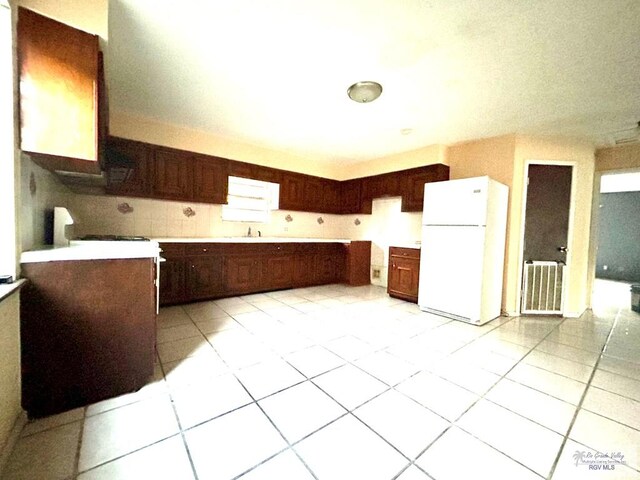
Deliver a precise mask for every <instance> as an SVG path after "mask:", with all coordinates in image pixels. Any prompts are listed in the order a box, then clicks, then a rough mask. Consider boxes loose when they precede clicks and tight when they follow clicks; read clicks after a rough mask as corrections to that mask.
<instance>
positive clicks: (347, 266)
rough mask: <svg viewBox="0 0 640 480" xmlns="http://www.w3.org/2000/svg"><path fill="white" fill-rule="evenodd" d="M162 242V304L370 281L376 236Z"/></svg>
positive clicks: (357, 283) (358, 283) (366, 282)
mask: <svg viewBox="0 0 640 480" xmlns="http://www.w3.org/2000/svg"><path fill="white" fill-rule="evenodd" d="M160 248H161V250H162V253H161V255H162V256H163V257H164V258H165V259H166V261H165V262H163V263H162V264H161V265H162V267H161V269H160V304H161V305H170V304H176V303H185V302H190V301H196V300H204V299H208V298H221V297H228V296H232V295H243V294H248V293H256V292H266V291H270V290H281V289H285V288H298V287H306V286H310V285H323V284H328V283H338V282H344V283H348V284H350V285H365V284H368V283H369V267H370V263H371V242H365V241H357V242H351V243H350V244H343V243H327V242H318V243H313V242H312V243H286V242H284V243H209V244H207V243H198V244H189V243H179V242H175V243H162V244H161V245H160ZM360 263H362V264H360Z"/></svg>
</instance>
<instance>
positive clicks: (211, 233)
mask: <svg viewBox="0 0 640 480" xmlns="http://www.w3.org/2000/svg"><path fill="white" fill-rule="evenodd" d="M23 3H24V4H25V6H28V5H27V3H28V2H23ZM35 3H37V2H35ZM97 3H100V2H97ZM33 8H34V9H37V8H36V6H35V5H34V6H33ZM99 10H100V8H96V9H94V10H92V9H91V8H89V11H90V13H91V15H89V16H87V18H93V19H94V20H95V17H96V11H99ZM41 11H42V12H43V13H47V11H46V8H45V9H44V10H41ZM74 14H75V15H79V14H80V12H79V11H78V10H75V11H74V13H71V14H70V17H69V20H68V21H69V22H70V23H73V20H72V18H73V15H74ZM51 15H54V12H51ZM110 15H111V12H110ZM63 19H64V18H63ZM100 23H101V22H100V21H98V22H97V24H98V25H100ZM105 25H106V18H104V19H103V20H102V27H100V26H98V27H97V28H96V27H95V24H94V27H93V28H91V27H84V28H86V29H87V30H89V31H93V32H95V33H101V31H100V28H102V31H104V32H106V28H105ZM78 26H80V27H82V25H78ZM110 28H111V25H110ZM101 37H103V38H106V37H107V35H106V33H105V34H104V35H103V34H102V33H101ZM111 41H113V42H116V41H117V39H115V38H111V39H110V42H111ZM121 41H122V40H121ZM131 43H132V44H134V43H135V42H131ZM358 80H360V79H359V78H358ZM347 86H348V85H347ZM347 86H345V88H344V90H346V87H347ZM391 91H392V90H385V91H384V92H383V94H382V95H383V96H382V97H381V99H380V100H379V101H382V100H383V99H384V95H385V94H390V93H389V92H391ZM343 94H344V92H343ZM345 98H346V95H345ZM347 100H348V99H347ZM353 105H354V108H355V107H359V106H358V105H356V104H353ZM375 106H376V103H372V104H371V105H362V107H365V108H366V107H375ZM109 128H110V134H111V135H112V136H115V137H119V138H129V139H133V140H137V141H142V142H145V143H147V144H150V145H158V146H163V147H170V148H174V149H177V150H181V151H188V152H197V153H203V154H208V155H214V156H216V157H221V158H228V159H233V160H234V161H240V162H246V163H250V164H257V165H262V166H265V167H271V168H276V169H282V170H287V171H291V172H295V173H303V174H310V175H314V176H318V177H324V178H329V179H333V180H336V181H343V180H348V179H351V178H362V177H368V176H373V175H377V174H386V173H389V172H393V171H402V170H407V169H410V168H417V167H420V166H425V165H435V164H445V165H448V167H449V176H450V178H452V179H456V178H467V177H474V176H483V175H489V176H490V177H492V178H494V179H496V180H498V181H500V182H501V183H504V184H505V185H507V186H509V187H510V209H509V217H508V221H509V228H508V233H507V249H506V263H505V265H506V268H505V272H504V285H505V289H504V291H503V299H502V309H503V310H504V311H505V312H506V313H507V314H509V315H516V314H517V312H518V308H519V301H518V295H519V288H518V285H519V283H520V282H519V278H520V273H519V268H520V262H519V258H518V257H519V255H520V251H521V247H520V242H521V240H520V226H521V223H522V205H523V203H524V200H523V180H524V166H525V162H526V161H527V160H529V159H546V160H560V161H564V160H571V161H573V162H575V169H576V185H575V190H576V195H575V202H574V210H575V217H574V219H573V228H574V235H573V240H572V243H571V244H570V246H569V247H570V250H571V251H572V252H573V255H574V257H573V260H574V261H573V262H572V263H571V265H570V266H569V269H570V274H571V278H572V282H571V284H570V288H569V291H568V292H567V299H566V304H567V314H568V315H566V316H576V317H578V316H580V314H582V312H583V311H584V310H585V309H586V308H587V307H588V306H589V304H590V300H589V296H590V293H589V292H590V280H589V278H590V277H589V272H590V269H591V263H590V251H589V250H590V224H591V211H592V189H593V177H594V170H595V169H596V168H598V166H597V153H594V148H593V144H592V143H591V141H586V140H579V139H575V138H566V137H558V136H555V137H547V136H541V135H532V134H520V133H518V134H513V133H507V134H504V135H497V136H494V137H491V138H482V137H485V136H486V135H476V136H475V137H469V138H482V139H481V140H471V141H467V142H464V143H454V144H452V145H449V146H446V145H444V144H435V145H431V146H427V147H423V146H421V145H416V146H415V148H414V149H412V150H409V151H406V152H405V153H394V152H390V153H389V154H388V155H385V156H383V157H380V156H378V157H377V158H375V159H374V160H371V161H367V162H361V163H360V164H358V163H356V164H354V165H353V166H352V167H348V166H344V165H341V164H339V163H338V164H337V166H335V167H331V166H330V165H329V164H322V163H320V162H317V161H315V160H313V159H309V160H308V161H303V159H301V158H300V157H296V156H295V155H293V154H292V153H290V152H287V153H283V152H275V151H269V150H268V149H265V148H262V147H257V146H255V145H246V144H242V143H241V142H238V141H228V142H223V141H221V139H220V137H218V136H216V135H207V134H205V133H203V132H202V131H198V130H196V129H193V128H189V127H186V126H180V125H175V124H173V125H172V124H169V123H166V122H163V121H159V120H157V119H153V118H150V117H145V116H144V115H136V114H135V113H131V112H128V111H125V110H120V111H118V110H113V108H112V111H111V112H110V115H109ZM409 137H411V135H409ZM452 143H453V142H452ZM594 157H595V161H594ZM628 158H629V157H627V159H625V158H621V163H622V162H624V161H627V162H629V161H631V162H632V161H633V157H631V158H632V159H631V160H628ZM635 158H637V157H635ZM20 167H21V168H20V172H21V189H20V190H21V191H22V192H23V193H22V197H21V202H20V204H21V205H22V208H21V212H20V217H21V219H20V228H21V232H22V242H21V243H22V250H25V251H26V250H30V249H32V248H33V247H34V246H36V245H38V244H40V243H42V239H43V238H44V231H43V229H44V226H43V224H44V222H43V221H42V219H43V217H44V211H45V210H47V209H49V208H51V207H53V206H66V207H68V208H69V209H70V211H72V213H74V216H76V217H77V218H76V221H77V224H76V225H74V228H77V232H75V233H77V234H78V235H82V234H89V233H104V234H121V235H142V236H148V237H153V238H175V237H226V236H231V237H238V236H244V235H246V233H247V225H246V224H240V223H233V222H232V223H226V222H222V221H220V218H221V215H222V213H221V208H222V207H220V205H218V204H203V203H198V202H192V201H166V200H160V199H151V198H140V197H137V196H127V195H116V196H104V195H95V194H77V193H72V192H70V191H69V190H68V189H66V188H65V187H64V186H62V185H60V184H59V182H57V180H56V179H55V178H54V177H53V176H52V175H51V174H49V173H48V172H47V171H45V170H43V169H41V168H40V167H38V166H37V165H35V164H33V163H32V162H31V160H29V159H28V158H27V157H23V158H22V161H21V165H20ZM614 168H622V167H621V166H618V167H614ZM349 172H350V173H349ZM32 185H33V186H32ZM27 192H29V193H27ZM122 204H127V205H128V206H129V207H130V209H132V211H129V213H122V211H121V210H125V211H127V210H129V209H127V208H126V207H125V206H123V205H122ZM119 207H120V208H119ZM188 208H190V209H191V210H190V211H192V212H195V215H191V216H187V215H186V214H185V213H184V212H185V211H188V210H187V209H188ZM287 218H291V220H290V221H288V220H287ZM320 219H322V222H321V221H320ZM389 224H391V225H393V226H394V228H393V232H390V231H389V229H387V228H385V226H386V225H389ZM420 226H421V222H420V213H418V212H414V213H411V212H407V213H403V212H402V206H401V203H400V201H399V200H398V199H397V197H396V199H395V200H394V199H392V198H382V199H379V200H373V202H372V205H371V213H370V214H369V213H346V214H338V213H329V212H322V211H320V212H305V211H298V210H295V209H291V210H286V209H282V210H277V211H274V212H272V213H271V222H270V223H267V224H264V225H258V224H255V225H252V230H253V232H254V234H256V232H257V231H258V230H260V231H261V233H262V234H263V235H264V236H265V237H272V236H276V237H282V236H291V237H307V238H324V239H350V240H370V241H372V242H373V245H374V246H373V248H372V251H371V270H372V274H373V275H374V276H375V270H376V269H377V270H379V274H380V280H377V279H376V278H372V283H374V284H378V285H383V284H384V279H385V278H386V273H387V272H386V268H387V265H388V258H387V257H388V247H389V246H394V245H396V246H403V245H405V246H406V243H407V242H408V243H409V244H411V243H415V242H416V241H418V240H419V239H420ZM414 246H415V245H414ZM358 288H359V287H358ZM325 293H330V294H331V295H334V294H335V293H336V292H335V291H333V292H331V291H329V292H325ZM361 293H362V294H363V295H365V296H366V295H367V293H366V292H364V293H363V292H361ZM303 294H305V295H307V296H311V297H314V296H316V295H323V294H322V293H320V292H315V293H314V292H313V291H311V292H303ZM323 296H324V297H327V298H329V299H336V298H339V297H335V296H333V297H329V296H327V295H323ZM262 300H266V299H265V298H264V297H262ZM318 300H325V299H324V298H320V299H318ZM290 301H291V300H290ZM308 301H312V300H308ZM244 302H245V303H248V302H246V301H244ZM239 303H240V305H241V306H242V308H241V309H244V308H248V307H246V306H245V305H244V304H242V302H239ZM361 307H364V306H363V305H361ZM174 308H175V307H174ZM180 308H182V307H178V308H175V309H174V310H168V311H167V312H172V313H167V314H166V315H165V316H169V317H171V316H172V315H173V316H174V317H179V318H184V317H183V314H182V313H180V312H181V310H180ZM186 308H187V307H185V309H186ZM314 308H315V307H314ZM230 310H233V308H230ZM225 312H226V310H225ZM247 313H249V312H247ZM289 313H291V312H289ZM161 318H162V315H161ZM225 318H226V317H225ZM210 320H213V319H210ZM172 321H176V322H180V321H181V320H178V319H177V318H173V319H172V320H170V321H169V323H167V325H171V324H172ZM203 321H204V320H203ZM179 325H180V323H178V325H176V326H179ZM183 325H189V323H183ZM187 329H188V328H187ZM363 335H364V334H363ZM371 340H372V339H371ZM372 341H373V340H372ZM205 347H206V345H205V346H204V347H203V348H205ZM221 348H222V347H221ZM349 418H351V417H349ZM354 428H355V427H354ZM374 443H375V442H374ZM286 456H288V455H286ZM303 458H304V455H303ZM294 460H295V459H294ZM293 463H295V462H293ZM247 468H249V467H247ZM416 469H418V467H414V466H412V468H411V469H410V470H412V471H415V470H416ZM417 473H420V472H417ZM417 473H416V474H417Z"/></svg>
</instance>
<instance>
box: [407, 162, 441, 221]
mask: <svg viewBox="0 0 640 480" xmlns="http://www.w3.org/2000/svg"><path fill="white" fill-rule="evenodd" d="M444 180H449V167H448V166H447V165H441V164H435V165H427V166H426V167H421V168H417V169H412V170H409V171H407V172H406V174H405V175H403V177H402V192H403V194H402V211H403V212H421V211H422V209H423V202H424V184H425V183H430V182H441V181H444Z"/></svg>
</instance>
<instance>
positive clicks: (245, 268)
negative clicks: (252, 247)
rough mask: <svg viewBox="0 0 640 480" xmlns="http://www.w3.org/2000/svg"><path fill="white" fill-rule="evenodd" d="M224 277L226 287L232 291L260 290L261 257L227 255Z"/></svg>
mask: <svg viewBox="0 0 640 480" xmlns="http://www.w3.org/2000/svg"><path fill="white" fill-rule="evenodd" d="M226 277H227V288H228V289H229V291H230V292H232V293H248V292H256V291H260V290H261V287H262V257H260V256H257V255H251V256H237V255H229V256H228V257H227V275H226Z"/></svg>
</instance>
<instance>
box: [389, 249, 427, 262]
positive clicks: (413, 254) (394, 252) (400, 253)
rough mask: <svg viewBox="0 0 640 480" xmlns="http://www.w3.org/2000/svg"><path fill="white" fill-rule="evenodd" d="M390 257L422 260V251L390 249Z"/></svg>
mask: <svg viewBox="0 0 640 480" xmlns="http://www.w3.org/2000/svg"><path fill="white" fill-rule="evenodd" d="M389 256H390V257H394V256H396V257H405V258H415V259H418V260H419V259H420V249H419V248H405V247H389Z"/></svg>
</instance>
